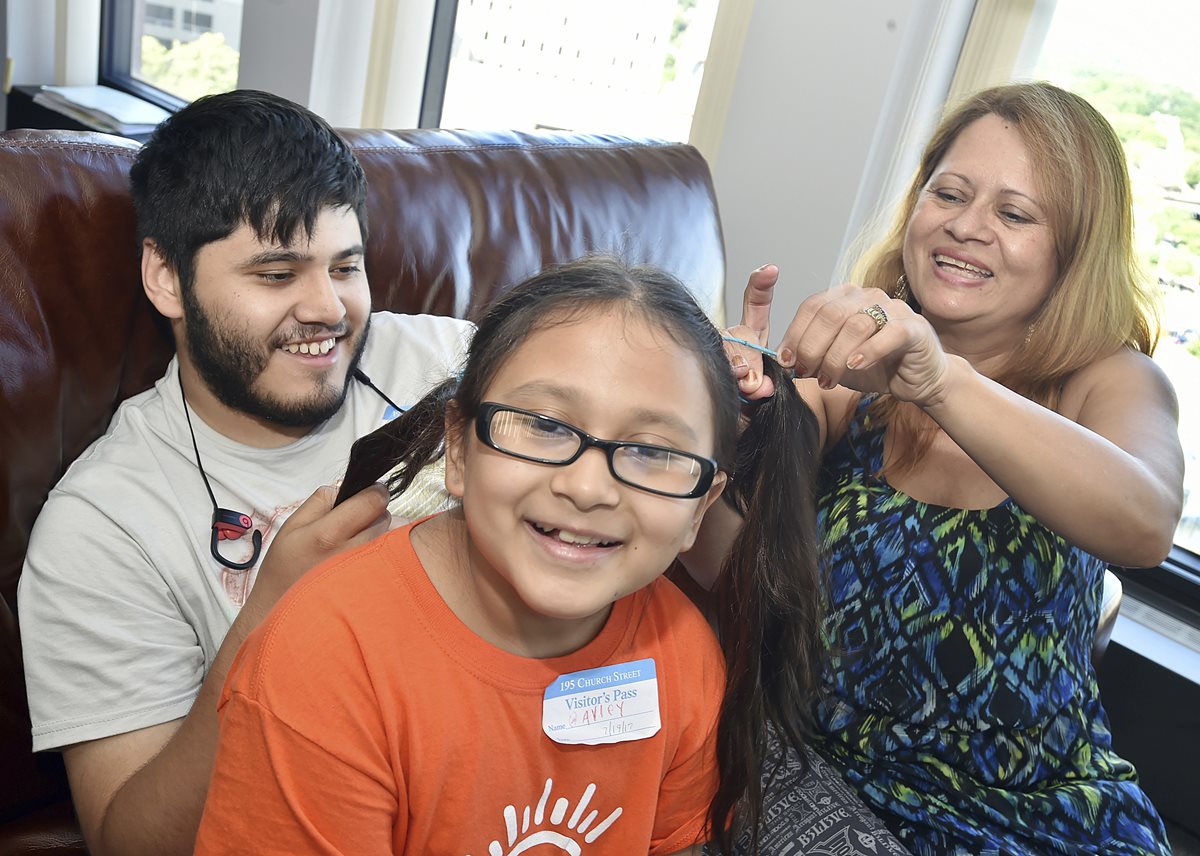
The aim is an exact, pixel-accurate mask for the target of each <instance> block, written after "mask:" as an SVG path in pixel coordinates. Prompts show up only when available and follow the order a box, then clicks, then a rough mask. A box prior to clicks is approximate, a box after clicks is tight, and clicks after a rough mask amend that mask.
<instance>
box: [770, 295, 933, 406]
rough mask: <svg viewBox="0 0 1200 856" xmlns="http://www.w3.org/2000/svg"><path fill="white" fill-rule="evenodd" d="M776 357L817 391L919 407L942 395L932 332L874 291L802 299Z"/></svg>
mask: <svg viewBox="0 0 1200 856" xmlns="http://www.w3.org/2000/svg"><path fill="white" fill-rule="evenodd" d="M868 309H869V310H870V312H868V311H867V310H868ZM779 358H780V363H781V364H782V365H784V366H791V367H793V368H794V369H795V372H796V376H797V377H815V378H816V379H817V382H818V384H819V385H820V387H821V388H822V389H832V388H833V387H834V386H836V385H839V384H840V385H842V386H845V387H848V388H850V389H854V390H858V391H859V392H888V393H891V394H892V395H893V396H895V397H896V398H898V399H900V400H901V401H910V402H912V403H914V404H916V405H918V406H920V407H929V406H931V405H934V404H937V403H938V402H939V401H940V400H941V399H942V398H943V397H944V395H945V385H946V380H947V367H948V362H949V361H948V359H947V356H946V352H945V351H943V350H942V346H941V343H940V342H939V341H938V337H937V333H935V332H934V330H933V328H932V327H931V326H929V322H928V321H926V320H925V319H924V318H922V317H921V316H920V315H918V314H916V313H915V312H913V310H912V309H911V308H910V307H909V305H908V304H907V303H905V302H904V301H902V300H893V299H892V298H890V297H888V296H887V294H886V293H884V292H883V291H880V290H879V289H877V288H859V287H858V286H856V285H841V286H838V287H837V288H832V289H829V290H828V291H822V292H819V293H817V294H814V295H812V296H811V297H809V298H808V299H806V300H805V301H804V302H803V303H801V304H800V308H799V309H798V310H797V311H796V317H795V318H794V319H793V320H792V323H791V324H790V325H789V326H788V329H787V331H786V332H785V333H784V335H783V341H782V342H781V343H780V346H779Z"/></svg>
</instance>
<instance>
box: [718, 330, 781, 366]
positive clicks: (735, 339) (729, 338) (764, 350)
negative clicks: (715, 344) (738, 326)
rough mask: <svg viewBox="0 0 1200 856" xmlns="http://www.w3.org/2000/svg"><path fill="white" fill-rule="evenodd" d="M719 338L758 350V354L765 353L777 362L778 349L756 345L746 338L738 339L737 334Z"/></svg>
mask: <svg viewBox="0 0 1200 856" xmlns="http://www.w3.org/2000/svg"><path fill="white" fill-rule="evenodd" d="M721 338H722V339H723V340H724V341H726V342H733V343H734V344H735V345H745V346H746V347H747V348H749V349H750V350H752V351H758V352H759V353H760V354H766V355H767V356H768V357H770V358H771V359H773V360H774V361H775V362H779V352H778V351H772V350H771V349H770V348H764V347H763V346H762V345H756V344H754V343H753V342H749V341H747V340H746V339H739V338H738V337H737V336H722V337H721Z"/></svg>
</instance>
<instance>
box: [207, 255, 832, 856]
mask: <svg viewBox="0 0 1200 856" xmlns="http://www.w3.org/2000/svg"><path fill="white" fill-rule="evenodd" d="M768 370H769V371H772V372H774V371H776V369H775V368H774V367H771V368H770V369H768ZM781 377H782V376H781ZM780 386H781V388H784V389H790V388H791V384H784V383H782V381H781V383H780ZM739 407H740V405H739V401H738V395H737V388H736V383H735V381H734V378H733V376H732V373H731V370H730V367H729V363H728V360H727V359H726V356H725V353H724V349H723V346H722V341H721V336H720V334H719V332H718V331H717V329H716V328H715V327H714V326H713V325H712V323H711V322H710V321H709V320H708V319H707V318H706V317H705V316H704V314H703V312H702V311H701V310H700V309H699V308H698V307H697V305H696V303H695V302H694V301H693V300H692V298H691V296H690V295H689V294H688V293H687V291H686V289H685V288H684V287H683V286H682V285H681V284H680V283H678V282H677V281H676V280H674V279H673V278H671V277H670V276H668V275H666V274H664V273H662V272H660V271H657V270H654V269H648V268H634V269H631V268H628V267H626V266H624V265H622V264H620V263H618V262H615V261H612V260H609V259H603V258H593V259H587V260H583V261H580V262H576V263H573V264H569V265H566V266H562V267H558V268H553V269H550V270H548V271H546V272H543V273H542V274H539V275H537V276H535V277H533V278H532V279H530V280H527V281H526V282H525V283H523V284H521V285H519V286H517V287H515V288H514V289H512V290H511V291H509V292H507V293H506V294H505V295H504V296H502V297H501V298H500V299H499V300H498V302H497V303H495V304H494V305H493V306H492V307H491V308H490V309H489V310H488V312H487V313H486V315H485V316H484V318H483V319H482V321H481V322H480V326H479V329H478V332H477V333H476V335H475V338H474V341H473V343H472V346H471V350H470V354H469V356H468V359H467V363H466V366H465V369H464V371H463V373H462V375H461V377H459V378H454V379H450V380H448V381H446V382H445V383H443V384H442V385H441V386H439V387H438V388H436V389H435V390H434V391H433V392H432V393H430V394H429V396H427V397H426V398H425V399H423V400H422V401H421V402H419V403H418V404H417V405H416V406H415V407H414V408H413V409H412V410H409V411H408V412H407V413H405V414H404V415H403V416H401V417H400V418H399V419H398V420H397V421H396V423H394V424H395V426H396V430H395V432H394V434H393V436H395V437H396V438H397V440H396V448H395V450H394V451H395V453H396V459H397V460H396V461H394V462H392V463H398V465H399V469H398V470H397V474H396V475H395V476H394V478H393V479H392V482H391V484H390V485H389V487H390V488H391V490H392V491H393V492H402V491H403V490H404V489H405V488H406V487H407V485H408V484H409V483H410V482H411V481H412V479H413V478H414V477H415V475H416V473H417V472H418V471H420V470H421V468H423V467H424V466H426V465H428V464H429V463H431V462H433V461H436V460H438V459H439V458H441V457H443V456H444V457H445V460H446V486H447V489H448V490H449V492H450V493H451V494H452V495H454V496H455V497H457V498H458V499H459V500H460V501H461V505H460V506H459V507H458V508H456V509H455V510H452V511H449V512H446V513H443V514H441V515H436V516H434V517H430V518H426V519H424V520H419V521H416V522H414V523H412V524H410V525H408V526H405V527H403V528H398V529H395V530H393V531H392V532H391V533H390V534H389V535H387V536H384V537H383V538H380V539H378V540H376V541H375V542H373V543H371V544H369V545H367V546H365V547H363V548H361V549H359V550H356V551H353V552H351V553H348V554H344V555H342V556H340V557H337V558H336V559H334V560H333V561H331V562H329V563H327V564H325V565H324V566H322V567H320V568H318V569H316V570H314V571H312V572H311V573H310V574H308V575H307V576H306V577H305V578H304V579H303V580H302V581H301V582H300V583H298V584H297V585H296V586H295V587H294V588H293V589H292V591H291V592H290V593H289V595H288V596H287V597H286V598H285V599H284V600H283V601H281V603H280V606H279V608H278V609H276V610H275V612H274V613H273V614H272V616H271V617H270V618H269V619H268V620H267V621H266V622H265V623H264V624H263V625H262V627H261V628H260V629H259V630H258V631H257V632H256V633H255V634H254V635H253V636H252V638H251V639H249V640H248V642H247V645H246V647H245V648H243V650H242V653H241V654H240V655H239V663H238V665H237V666H235V668H234V669H233V670H232V671H231V677H230V680H229V682H228V684H227V685H226V689H225V693H224V696H223V700H222V707H221V746H220V750H219V753H218V757H217V761H216V769H215V774H214V779H213V783H212V787H211V789H210V798H209V803H208V806H207V808H206V812H205V817H204V822H203V824H202V827H201V832H200V840H199V848H198V850H197V852H198V853H211V852H218V851H221V852H231V851H237V852H241V850H242V847H241V844H243V843H244V844H245V847H246V848H249V849H252V850H253V851H254V852H260V853H265V852H287V853H310V852H320V853H332V852H337V853H355V854H371V853H455V854H477V856H481V854H501V853H516V852H522V851H523V850H525V849H529V848H530V847H538V846H540V845H543V844H545V845H554V846H555V847H557V848H558V850H556V851H555V852H559V851H560V850H561V851H562V852H582V853H622V854H625V853H646V852H650V853H656V854H657V853H675V852H698V851H699V846H700V845H701V844H702V843H703V842H705V841H708V840H709V839H710V838H716V839H717V840H718V841H720V842H722V846H724V847H727V846H729V842H730V839H729V835H730V832H729V824H728V821H729V820H730V819H731V818H737V819H738V820H739V821H744V822H745V823H747V824H748V825H749V826H750V827H751V828H757V826H758V823H757V821H758V819H759V810H760V804H761V794H760V789H761V782H760V770H761V763H762V759H763V756H764V754H765V752H766V745H767V741H768V737H769V736H770V737H772V738H774V737H775V736H778V737H779V738H781V739H783V740H786V741H787V742H788V743H789V744H791V745H793V746H795V747H797V748H799V747H800V746H801V744H802V743H803V737H802V735H803V733H804V730H805V726H806V723H805V720H804V717H805V712H806V711H807V710H808V708H809V700H810V696H811V690H812V684H811V680H812V679H811V675H812V671H813V665H814V659H815V656H816V650H817V638H816V636H815V630H816V627H817V614H816V600H817V577H816V561H815V555H814V548H813V494H812V491H813V477H814V474H813V469H812V467H813V460H814V451H815V450H814V449H813V442H814V436H815V435H814V433H813V429H814V418H813V416H812V414H811V412H809V411H808V410H807V408H806V407H804V406H803V404H802V403H801V402H800V401H799V399H798V398H797V397H796V396H794V395H789V394H780V395H777V396H775V397H774V398H773V399H772V400H771V401H770V402H767V403H765V404H763V405H761V406H760V407H758V408H757V409H756V410H755V411H754V413H753V415H752V417H751V418H750V424H749V427H748V428H747V429H746V430H745V431H743V432H742V435H741V438H740V440H739V436H738V423H739V417H740V411H739ZM767 436H769V437H770V439H771V442H765V438H766V437H767ZM601 438H604V439H601ZM798 450H800V451H798ZM722 495H723V496H724V497H725V499H726V500H727V501H728V502H730V504H731V505H732V506H733V507H734V508H735V509H737V510H738V511H739V512H741V513H742V514H743V515H744V516H745V518H746V521H747V522H746V525H745V528H744V530H743V532H742V535H741V536H740V538H739V540H738V542H737V543H736V545H735V547H734V549H733V552H732V554H731V555H730V557H729V558H728V560H727V561H726V564H725V571H724V573H723V574H722V576H721V579H720V583H719V585H720V587H721V588H722V591H721V593H720V594H721V596H720V598H719V602H720V603H721V604H722V605H723V606H722V610H723V611H722V613H721V614H720V615H718V616H717V624H718V627H719V630H720V633H721V636H722V640H723V643H722V644H723V647H724V657H722V651H721V648H720V647H719V646H718V643H717V641H716V639H715V638H714V636H713V634H712V632H711V630H710V628H709V626H708V624H707V622H706V621H705V619H704V618H703V617H702V616H701V614H700V613H699V612H698V611H697V610H696V609H695V607H694V606H692V604H691V603H690V602H689V601H688V600H687V598H686V597H685V596H684V595H683V594H682V593H681V592H680V591H679V590H678V589H676V588H675V587H674V586H673V585H672V584H671V583H669V582H668V581H667V580H666V579H664V578H662V575H663V573H664V572H665V571H666V570H667V569H668V568H669V567H670V566H671V565H672V563H674V562H675V560H676V557H677V555H678V554H679V553H680V552H682V551H686V550H687V549H688V548H690V547H691V546H692V545H693V543H694V541H695V538H696V534H697V531H698V530H699V527H700V524H701V521H702V519H703V517H704V514H705V511H706V510H707V509H708V508H709V507H710V506H711V505H712V504H713V503H714V502H715V501H716V500H717V499H718V498H719V497H721V496H722ZM797 520H800V521H801V522H800V523H799V524H797ZM777 674H786V675H787V676H788V680H787V681H780V680H776V679H774V678H773V677H772V676H774V675H777ZM722 700H723V702H722ZM250 805H252V806H253V810H252V811H247V810H246V809H247V806H250Z"/></svg>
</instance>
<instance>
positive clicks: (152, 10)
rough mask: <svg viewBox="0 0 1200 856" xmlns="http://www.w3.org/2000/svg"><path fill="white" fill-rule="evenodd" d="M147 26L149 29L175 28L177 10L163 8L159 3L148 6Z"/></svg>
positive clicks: (167, 7)
mask: <svg viewBox="0 0 1200 856" xmlns="http://www.w3.org/2000/svg"><path fill="white" fill-rule="evenodd" d="M146 26H147V27H174V26H175V10H174V9H173V8H171V7H170V6H161V5H159V4H158V3H147V4H146Z"/></svg>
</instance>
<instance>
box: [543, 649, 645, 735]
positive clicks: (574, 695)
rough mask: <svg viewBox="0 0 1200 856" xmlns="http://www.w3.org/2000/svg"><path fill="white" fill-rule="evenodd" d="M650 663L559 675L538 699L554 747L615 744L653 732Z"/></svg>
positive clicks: (602, 667)
mask: <svg viewBox="0 0 1200 856" xmlns="http://www.w3.org/2000/svg"><path fill="white" fill-rule="evenodd" d="M661 727H662V719H661V718H660V717H659V714H658V677H657V674H656V672H655V670H654V660H635V661H634V662H632V663H617V664H615V665H612V666H601V667H600V668H598V669H587V670H586V671H583V672H571V673H570V674H566V675H559V676H558V677H557V678H555V679H554V680H553V681H552V682H551V683H550V686H548V687H546V694H545V696H544V697H543V699H542V730H543V731H545V732H546V735H547V736H548V737H549V738H550V739H551V740H554V741H555V742H557V743H591V744H596V743H619V742H621V741H622V740H642V739H644V738H646V737H650V736H651V735H653V734H656V733H657V732H658V729H659V728H661Z"/></svg>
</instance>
